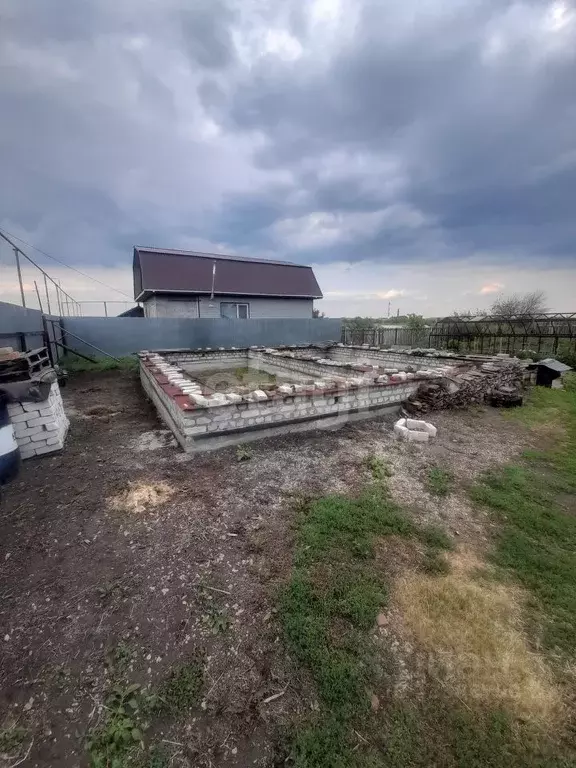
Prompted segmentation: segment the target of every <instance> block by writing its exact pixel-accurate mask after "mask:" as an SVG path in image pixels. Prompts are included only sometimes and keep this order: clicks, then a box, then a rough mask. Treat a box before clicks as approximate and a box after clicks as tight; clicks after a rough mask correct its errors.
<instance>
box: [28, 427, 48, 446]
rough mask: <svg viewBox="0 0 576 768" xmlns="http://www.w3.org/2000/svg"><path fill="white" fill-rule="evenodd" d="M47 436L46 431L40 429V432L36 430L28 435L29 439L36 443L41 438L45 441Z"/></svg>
mask: <svg viewBox="0 0 576 768" xmlns="http://www.w3.org/2000/svg"><path fill="white" fill-rule="evenodd" d="M47 437H48V433H47V432H44V430H42V431H41V432H37V433H36V434H35V435H30V439H31V440H32V442H33V443H38V442H40V441H42V440H44V441H46V438H47Z"/></svg>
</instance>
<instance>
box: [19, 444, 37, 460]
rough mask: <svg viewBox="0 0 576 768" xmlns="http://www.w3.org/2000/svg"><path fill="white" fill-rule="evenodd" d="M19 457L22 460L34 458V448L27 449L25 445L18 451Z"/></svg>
mask: <svg viewBox="0 0 576 768" xmlns="http://www.w3.org/2000/svg"><path fill="white" fill-rule="evenodd" d="M20 456H21V457H22V458H23V459H30V458H32V456H36V451H35V450H34V448H29V447H28V446H27V445H26V446H24V448H21V449H20Z"/></svg>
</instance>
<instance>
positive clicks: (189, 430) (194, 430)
mask: <svg viewBox="0 0 576 768" xmlns="http://www.w3.org/2000/svg"><path fill="white" fill-rule="evenodd" d="M207 429H208V427H205V426H203V425H199V426H197V427H186V429H185V430H184V431H185V433H186V434H187V435H200V434H202V433H203V432H206V431H207Z"/></svg>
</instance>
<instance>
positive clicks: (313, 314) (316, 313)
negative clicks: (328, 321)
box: [312, 309, 326, 319]
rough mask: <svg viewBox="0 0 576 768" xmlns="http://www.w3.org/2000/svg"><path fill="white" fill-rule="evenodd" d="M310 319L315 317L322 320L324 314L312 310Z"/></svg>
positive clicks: (317, 310)
mask: <svg viewBox="0 0 576 768" xmlns="http://www.w3.org/2000/svg"><path fill="white" fill-rule="evenodd" d="M312 317H316V318H320V319H322V318H323V317H326V315H325V314H324V312H320V310H319V309H313V310H312Z"/></svg>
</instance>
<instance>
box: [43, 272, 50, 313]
mask: <svg viewBox="0 0 576 768" xmlns="http://www.w3.org/2000/svg"><path fill="white" fill-rule="evenodd" d="M43 275H44V290H45V291H46V304H47V305H48V314H49V315H51V314H52V310H51V309H50V294H49V293H48V280H46V272H43Z"/></svg>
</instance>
